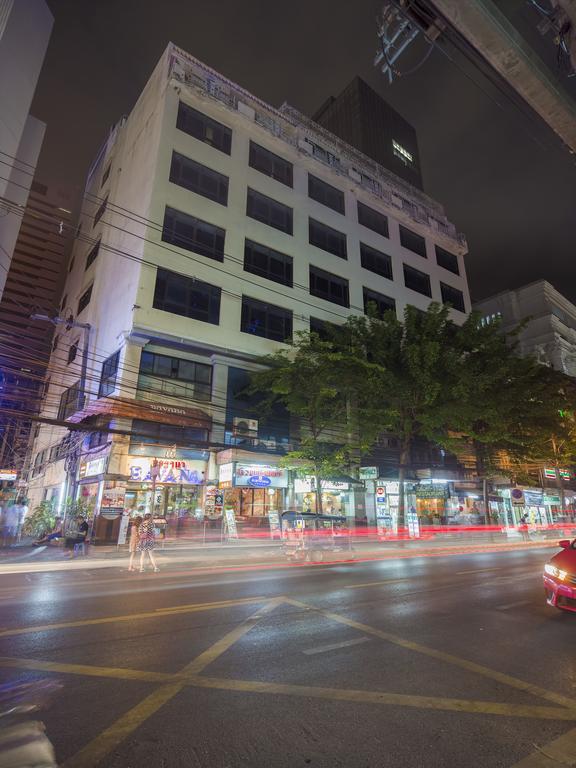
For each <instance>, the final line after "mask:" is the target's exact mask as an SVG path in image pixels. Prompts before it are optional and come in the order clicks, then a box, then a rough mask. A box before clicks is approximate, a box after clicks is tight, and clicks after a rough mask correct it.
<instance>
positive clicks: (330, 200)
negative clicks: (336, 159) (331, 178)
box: [308, 173, 344, 213]
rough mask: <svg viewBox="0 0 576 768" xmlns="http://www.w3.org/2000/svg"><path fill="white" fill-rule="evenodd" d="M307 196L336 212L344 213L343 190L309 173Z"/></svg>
mask: <svg viewBox="0 0 576 768" xmlns="http://www.w3.org/2000/svg"><path fill="white" fill-rule="evenodd" d="M308 197H311V198H312V200H316V202H318V203H322V205H325V206H326V207H328V208H332V210H333V211H336V212H337V213H344V192H342V191H341V190H340V189H336V187H333V186H332V185H331V184H327V183H326V182H325V181H322V179H318V178H317V177H316V176H312V174H311V173H309V174H308Z"/></svg>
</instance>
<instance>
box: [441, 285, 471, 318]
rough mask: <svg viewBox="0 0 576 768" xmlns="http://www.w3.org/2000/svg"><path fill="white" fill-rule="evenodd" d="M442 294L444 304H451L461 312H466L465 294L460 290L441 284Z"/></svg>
mask: <svg viewBox="0 0 576 768" xmlns="http://www.w3.org/2000/svg"><path fill="white" fill-rule="evenodd" d="M440 293H441V294H442V302H443V303H444V304H451V305H452V306H453V307H454V309H457V310H458V311H459V312H465V311H466V309H465V307H464V294H463V293H462V291H459V290H458V288H453V287H452V286H451V285H446V283H440Z"/></svg>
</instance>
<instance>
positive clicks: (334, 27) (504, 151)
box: [32, 0, 576, 302]
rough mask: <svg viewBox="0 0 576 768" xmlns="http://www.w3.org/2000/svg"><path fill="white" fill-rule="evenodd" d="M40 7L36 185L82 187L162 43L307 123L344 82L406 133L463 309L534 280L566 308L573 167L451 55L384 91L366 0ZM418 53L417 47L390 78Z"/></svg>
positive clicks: (52, 2) (373, 1) (370, 3)
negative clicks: (44, 11)
mask: <svg viewBox="0 0 576 768" xmlns="http://www.w3.org/2000/svg"><path fill="white" fill-rule="evenodd" d="M48 5H49V6H50V8H51V10H52V13H53V14H54V16H55V25H54V30H53V32H52V38H51V42H50V46H49V49H48V53H47V56H46V60H45V63H44V69H43V71H42V74H41V76H40V80H39V83H38V88H37V91H36V97H35V100H34V103H33V107H32V113H33V114H34V115H35V116H36V117H38V118H40V119H41V120H44V121H45V122H46V123H47V124H48V129H47V134H46V140H45V143H44V147H43V151H42V156H41V159H40V163H39V172H38V178H39V179H40V180H41V181H44V182H45V183H55V184H58V185H72V186H74V187H77V188H78V190H80V189H81V188H82V186H83V181H84V178H85V175H86V172H87V170H88V167H89V165H90V163H91V161H92V159H93V158H94V156H95V154H96V152H97V150H98V148H99V146H100V145H101V143H102V141H103V140H104V138H105V136H106V134H107V132H108V130H109V127H110V126H111V125H112V124H113V123H114V122H116V121H117V119H118V118H119V117H120V116H121V115H122V114H126V113H128V112H129V111H130V109H131V108H132V105H133V104H134V102H135V101H136V99H137V97H138V95H139V93H140V91H141V90H142V88H143V86H144V84H145V82H146V80H147V79H148V77H149V75H150V74H151V72H152V69H153V68H154V66H155V64H156V62H157V60H158V59H159V58H160V56H161V54H162V51H163V50H164V48H165V47H166V44H167V43H168V42H169V41H172V42H174V43H175V44H177V45H179V46H180V47H182V48H183V49H184V50H186V51H188V52H189V53H191V54H192V55H193V56H196V57H197V58H199V59H200V60H201V61H203V62H205V63H206V64H208V65H209V66H211V67H213V68H214V69H216V70H217V71H219V72H221V73H222V74H224V75H225V76H226V77H228V78H230V79H231V80H233V81H234V82H236V83H238V84H239V85H241V86H242V87H244V88H246V89H247V90H248V91H250V92H252V93H253V94H255V95H257V96H259V97H260V98H262V99H264V100H265V101H267V102H268V103H270V104H272V105H274V106H279V105H280V104H281V103H282V102H283V101H285V100H286V101H288V102H289V103H290V104H292V105H294V106H295V107H297V108H298V109H300V110H301V111H303V112H305V113H307V114H311V113H313V112H314V111H315V110H316V109H317V108H318V106H319V105H320V104H321V103H322V102H323V101H324V100H325V99H326V98H327V96H329V95H331V94H333V95H336V94H338V93H339V92H340V91H341V90H342V89H343V88H344V87H345V85H347V84H348V82H349V81H350V80H351V79H352V78H353V77H354V76H355V75H357V74H358V75H360V76H361V77H362V78H364V79H365V80H366V81H367V82H368V83H369V84H370V85H371V86H372V87H373V88H375V89H376V90H377V91H378V92H379V93H380V94H381V95H382V96H383V97H384V98H385V99H386V100H387V101H389V102H390V103H391V104H392V105H393V106H394V107H395V108H396V109H397V110H398V111H399V112H400V113H401V114H403V115H404V117H406V119H407V120H409V121H410V122H411V123H412V124H413V125H414V126H415V128H416V130H417V132H418V139H419V146H420V155H421V161H422V169H423V176H424V186H425V190H426V192H428V194H430V195H431V196H432V197H435V198H436V199H437V200H439V201H440V202H442V203H443V204H444V205H445V208H446V210H447V213H448V216H449V217H450V219H451V220H452V221H453V222H454V223H455V224H456V226H457V228H458V229H459V230H460V231H462V232H464V233H465V234H466V236H467V238H468V245H469V249H470V253H469V255H468V258H467V270H468V279H469V283H470V289H471V293H472V297H473V299H479V298H483V297H485V296H488V295H490V294H492V293H496V292H497V291H500V290H504V289H506V288H513V287H517V286H520V285H523V284H525V283H528V282H531V281H533V280H538V279H541V278H545V279H547V280H549V281H550V282H551V283H552V284H554V285H555V286H556V287H557V288H558V289H559V290H560V291H562V292H563V293H564V294H565V295H566V296H567V297H568V298H570V299H571V300H572V301H574V302H576V280H574V276H575V272H576V270H575V269H574V258H575V247H574V243H575V240H576V238H575V229H576V164H575V161H574V158H573V157H571V156H570V155H569V154H568V153H567V152H566V150H565V149H563V148H562V147H561V145H560V142H559V140H558V141H557V140H555V139H554V137H553V136H552V135H551V133H550V131H549V130H548V129H547V128H546V127H545V126H542V125H540V124H539V123H538V121H536V120H532V119H531V118H530V117H527V116H525V115H523V114H522V113H521V112H520V110H518V109H517V108H516V107H515V106H513V104H512V103H511V102H510V101H509V99H508V98H506V96H505V95H503V94H502V93H500V92H498V91H497V90H496V89H495V88H494V87H493V86H492V85H491V84H490V83H489V82H488V81H486V80H485V79H484V78H483V77H482V76H481V75H480V74H479V73H478V72H477V71H476V70H475V69H474V68H473V67H472V66H471V65H470V63H469V62H467V61H466V60H465V59H462V58H461V57H458V56H457V57H456V58H457V65H455V64H453V63H451V62H450V61H449V60H448V59H447V58H445V57H444V56H443V55H442V53H441V52H440V51H434V52H433V53H432V55H431V57H430V58H429V59H428V61H427V62H426V64H425V65H424V66H422V67H421V68H420V69H418V71H417V72H416V73H415V74H412V75H406V76H405V77H404V78H401V79H400V80H397V81H396V82H395V83H394V84H393V85H392V86H389V85H388V83H387V80H386V79H385V78H384V76H383V75H381V74H380V73H379V72H378V70H376V69H375V68H374V67H373V65H372V62H373V57H374V53H375V50H376V46H377V38H376V22H375V19H376V15H377V12H378V10H379V8H380V2H378V1H377V0H356V2H353V3H352V2H339V1H338V0H336V2H334V0H291V2H290V3H281V2H278V1H277V2H270V0H244V2H238V0H162V2H142V0H98V1H97V2H95V1H94V0H48ZM424 52H425V48H424V47H423V43H420V44H419V45H418V46H417V47H416V48H414V50H413V52H412V53H411V54H410V56H409V57H408V58H407V59H406V61H405V62H404V61H402V62H400V68H405V69H409V68H411V67H413V66H414V65H415V64H417V63H418V61H419V60H420V59H421V57H422V55H423V53H424ZM463 70H464V71H463ZM470 78H473V79H474V80H476V84H475V83H474V82H472V80H471V79H470ZM496 102H498V104H500V105H501V106H498V104H497V103H496ZM502 107H503V108H502Z"/></svg>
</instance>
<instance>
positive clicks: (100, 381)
mask: <svg viewBox="0 0 576 768" xmlns="http://www.w3.org/2000/svg"><path fill="white" fill-rule="evenodd" d="M465 253H466V244H465V241H464V239H463V238H462V236H460V235H458V234H457V232H456V230H455V228H454V227H453V225H452V224H450V223H449V222H448V220H447V219H446V216H445V214H444V211H443V209H442V207H441V206H440V205H439V204H438V203H436V202H435V201H433V200H431V199H430V198H429V197H427V196H426V195H424V193H422V192H421V191H419V190H417V189H415V188H413V187H411V186H410V185H409V184H408V183H406V182H404V181H402V180H401V179H399V178H397V177H396V176H394V175H393V174H392V173H390V172H389V171H387V170H386V169H384V168H382V167H381V166H379V165H378V164H377V163H375V162H374V161H372V160H370V159H369V158H367V157H366V156H364V155H362V154H361V153H360V152H358V151H357V150H355V149H354V148H352V147H351V146H349V145H347V144H345V143H344V142H342V141H341V140H339V139H337V138H336V137H335V136H333V135H332V134H330V133H328V132H327V131H325V130H324V129H322V128H320V127H319V126H318V125H316V124H315V123H313V122H312V121H311V120H310V119H308V118H307V117H305V116H304V115H302V114H300V113H299V112H297V111H296V110H295V109H293V108H292V107H289V106H288V105H284V106H283V107H282V108H281V109H279V110H278V109H274V108H273V107H270V106H269V105H267V104H265V103H263V102H262V101H260V100H259V99H258V98H256V97H254V96H252V95H251V94H249V93H247V92H246V91H244V90H243V89H242V88H240V87H239V86H237V85H235V84H234V83H232V82H230V81H229V80H226V79H225V78H224V77H222V76H221V75H219V74H218V73H217V72H214V71H213V70H211V69H210V68H208V67H206V66H205V65H204V64H202V63H201V62H199V61H197V60H196V59H194V58H193V57H191V56H190V55H188V54H186V53H185V52H183V51H181V50H179V49H178V48H176V47H175V46H173V45H169V46H168V48H167V50H166V51H165V53H164V55H163V56H162V58H161V60H160V62H159V64H158V65H157V67H156V69H155V71H154V73H153V74H152V77H151V78H150V80H149V81H148V83H147V85H146V87H145V88H144V91H143V92H142V94H141V96H140V98H139V99H138V102H137V103H136V105H135V107H134V109H133V110H132V112H131V114H130V116H129V117H128V118H126V119H124V120H122V121H121V122H120V123H119V124H118V125H117V126H116V127H115V128H114V129H113V130H112V131H111V133H110V136H109V138H108V140H107V142H106V143H105V145H104V146H103V148H102V150H101V152H100V153H99V155H98V158H97V160H96V162H95V163H94V165H93V167H92V169H91V171H90V173H89V177H88V181H87V185H86V193H85V199H84V205H83V214H82V218H81V223H80V233H79V237H78V239H77V242H76V245H75V249H74V253H73V257H72V261H71V264H70V272H69V274H68V279H67V283H66V287H65V291H64V294H65V295H64V298H63V301H62V307H61V316H62V317H65V318H69V317H70V320H71V322H69V323H68V330H67V329H66V326H60V328H61V331H60V333H59V334H58V337H57V340H56V342H55V349H54V352H53V356H52V366H51V367H52V371H53V373H52V377H51V382H50V387H49V390H48V396H47V406H46V409H45V415H46V416H50V417H52V418H59V419H60V420H69V421H75V422H80V421H83V420H86V419H91V422H90V423H91V424H92V428H93V429H95V430H96V431H95V432H94V434H92V435H91V436H90V438H89V439H88V440H85V441H84V445H83V448H82V451H83V454H82V456H81V457H80V466H79V475H78V477H79V483H80V494H81V496H82V497H84V498H85V499H86V500H91V501H92V502H93V503H95V504H96V505H97V508H98V510H100V516H99V522H98V523H97V524H96V527H95V531H96V535H97V537H99V538H103V539H105V538H111V537H113V536H115V534H116V530H117V526H118V525H119V522H118V519H117V515H118V510H119V509H120V508H121V507H122V506H123V507H125V508H129V509H137V508H138V509H143V508H150V504H151V494H152V480H153V479H154V476H155V475H156V477H155V483H154V484H153V485H154V487H155V489H156V490H155V494H156V498H155V504H156V512H157V513H158V512H164V513H175V512H177V511H179V512H180V514H182V513H183V512H184V511H187V512H190V511H192V512H194V511H195V510H196V509H199V510H200V509H205V508H207V509H210V508H211V507H212V506H213V505H214V504H216V506H217V507H218V505H219V504H220V502H221V498H220V497H219V496H218V495H216V496H214V493H215V491H213V490H206V483H207V481H218V482H219V483H220V487H221V488H226V489H228V490H227V491H226V504H230V505H233V506H234V507H235V509H236V512H237V513H238V514H248V515H251V514H264V513H266V512H267V511H268V510H269V509H270V508H280V507H281V505H282V504H283V503H284V494H285V492H286V491H285V489H286V487H287V484H288V481H287V473H286V471H285V470H283V469H281V468H279V467H278V466H277V461H278V454H279V452H281V450H282V448H283V447H285V446H286V445H287V444H288V441H289V434H288V421H287V419H286V418H285V414H283V413H280V412H279V413H277V414H276V415H275V416H274V417H272V418H270V419H268V420H266V421H263V420H262V419H260V420H258V413H257V412H255V411H254V404H253V403H251V401H250V398H249V397H248V396H247V395H246V394H245V393H243V391H242V390H243V389H244V387H245V386H246V383H247V380H248V372H249V371H250V370H253V369H254V368H255V367H256V366H257V365H258V360H259V358H260V357H261V356H262V355H264V354H267V353H271V352H273V351H275V350H278V349H281V348H283V343H284V341H285V340H288V339H291V338H293V336H294V334H295V333H297V332H298V331H306V330H308V329H309V328H311V327H312V328H317V327H319V325H320V326H321V324H322V323H323V322H325V321H329V322H336V323H338V322H342V321H344V320H345V318H346V317H347V316H349V315H350V314H353V313H362V312H363V311H364V309H365V306H366V305H367V302H370V301H375V302H376V303H377V305H378V306H379V307H380V309H382V310H384V309H388V308H390V307H395V309H396V311H397V312H398V313H399V314H400V315H401V314H402V313H403V311H404V308H405V307H406V305H408V304H411V305H414V306H416V307H418V308H420V309H422V310H424V309H426V307H427V306H428V305H429V303H430V302H431V301H438V302H442V301H444V302H446V303H450V304H451V305H452V307H453V309H452V310H451V311H452V313H453V317H454V319H455V321H457V322H458V321H462V320H463V319H464V318H465V317H466V314H467V313H468V312H469V311H470V298H469V293H468V287H467V282H466V275H465V268H464V260H463V259H464V255H465ZM72 321H73V322H74V325H72ZM81 324H88V325H89V326H90V327H89V329H84V328H81V327H80V325H81ZM85 337H86V338H88V337H89V338H88V346H87V349H86V351H87V356H86V357H84V356H83V351H84V338H85ZM83 363H84V365H83ZM83 380H85V382H86V388H85V389H86V396H85V398H84V397H83V394H82V389H83V386H82V384H83ZM108 424H109V425H110V427H111V429H113V430H114V431H113V432H112V433H111V434H108V433H105V432H103V433H102V435H99V433H98V431H97V430H98V426H100V427H105V426H106V425H108ZM119 432H125V433H126V434H119ZM75 434H78V433H73V434H72V435H71V436H70V437H65V436H66V435H67V430H66V429H65V428H61V427H57V426H44V427H42V428H41V429H40V431H39V434H38V436H37V439H36V442H35V455H34V457H33V462H34V468H33V470H32V472H31V478H30V488H29V493H30V496H31V499H32V502H34V501H38V500H39V499H40V498H42V496H43V495H44V497H46V495H48V496H52V495H59V496H60V498H61V497H62V495H63V494H65V493H67V488H69V485H70V479H68V481H66V470H65V459H64V457H65V456H66V455H68V456H69V455H70V453H71V451H73V450H74V446H75V445H78V443H79V440H80V439H81V438H77V437H75V436H74V435H75ZM90 446H92V447H90ZM248 449H250V450H248ZM155 460H156V462H155ZM72 463H73V462H72ZM70 466H71V462H70V460H68V467H70ZM65 481H66V482H67V483H68V486H66V482H65ZM158 489H160V490H158ZM335 490H336V489H335ZM302 492H303V493H304V492H305V489H303V490H302ZM338 494H339V497H340V498H341V499H342V500H341V502H340V503H341V505H345V503H346V499H345V498H344V497H345V494H346V489H345V488H344V489H343V488H342V487H339V488H338ZM341 508H343V507H341ZM106 520H108V522H105V521H106Z"/></svg>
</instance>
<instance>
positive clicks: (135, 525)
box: [128, 515, 142, 571]
mask: <svg viewBox="0 0 576 768" xmlns="http://www.w3.org/2000/svg"><path fill="white" fill-rule="evenodd" d="M141 525H142V518H141V517H140V515H137V516H136V517H135V518H134V520H132V521H131V523H130V537H129V539H128V551H129V552H130V561H129V563H128V570H129V571H135V570H136V568H134V558H135V557H136V550H137V548H138V530H139V528H140V526H141Z"/></svg>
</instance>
